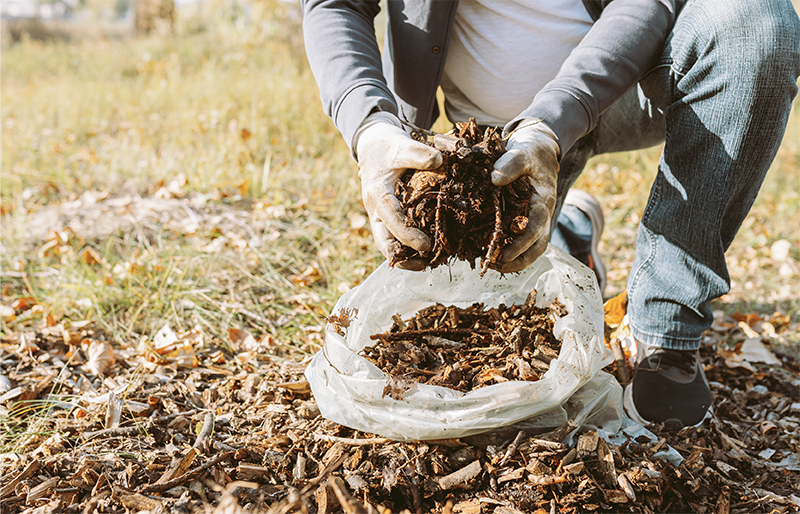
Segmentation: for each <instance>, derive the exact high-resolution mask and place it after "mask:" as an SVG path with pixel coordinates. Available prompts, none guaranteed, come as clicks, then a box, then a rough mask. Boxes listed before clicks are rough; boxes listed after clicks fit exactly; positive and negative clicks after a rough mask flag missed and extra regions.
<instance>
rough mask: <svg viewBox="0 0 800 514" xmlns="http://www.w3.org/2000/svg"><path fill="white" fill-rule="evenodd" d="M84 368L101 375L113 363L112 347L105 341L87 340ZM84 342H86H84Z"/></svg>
mask: <svg viewBox="0 0 800 514" xmlns="http://www.w3.org/2000/svg"><path fill="white" fill-rule="evenodd" d="M87 341H88V348H87V349H86V356H87V358H88V361H86V368H87V369H88V370H89V371H91V372H92V373H93V374H95V375H98V376H100V375H103V374H105V372H106V370H107V369H108V368H109V366H111V365H112V364H114V349H113V348H112V347H111V345H110V344H108V343H106V342H105V341H98V340H91V341H89V340H87ZM85 344H86V343H85Z"/></svg>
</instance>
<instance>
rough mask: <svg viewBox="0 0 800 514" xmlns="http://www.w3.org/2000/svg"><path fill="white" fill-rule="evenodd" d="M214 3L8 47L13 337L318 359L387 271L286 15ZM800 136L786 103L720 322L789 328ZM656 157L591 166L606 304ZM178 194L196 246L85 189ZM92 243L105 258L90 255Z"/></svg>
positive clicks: (6, 239)
mask: <svg viewBox="0 0 800 514" xmlns="http://www.w3.org/2000/svg"><path fill="white" fill-rule="evenodd" d="M208 5H209V9H210V10H209V11H207V14H208V13H209V12H211V13H213V16H212V17H211V18H210V20H209V19H206V20H205V21H203V20H201V21H200V22H198V20H196V19H188V20H184V26H185V27H186V28H187V29H186V31H185V33H184V34H183V35H181V36H178V37H174V38H159V37H153V38H145V39H130V38H129V39H124V40H116V39H113V40H112V39H109V40H102V39H100V40H91V41H76V42H73V43H63V42H62V43H59V42H53V43H47V44H43V43H40V42H36V41H32V40H23V41H22V42H20V43H18V44H15V45H14V46H12V47H10V48H8V49H6V50H5V51H4V52H3V58H2V91H1V93H0V94H1V95H2V96H1V98H0V99H1V100H2V174H1V175H0V202H1V203H0V211H2V225H3V226H2V240H1V241H0V242H1V243H2V256H0V263H2V270H3V275H2V282H3V284H2V301H3V303H4V304H6V305H8V304H10V303H11V302H12V301H13V300H14V299H17V298H20V297H26V296H32V297H35V299H36V301H37V302H38V304H39V306H40V307H39V308H38V309H33V310H29V311H25V312H17V317H16V319H12V320H8V319H7V320H3V325H2V335H3V336H4V337H10V336H12V335H13V334H15V333H18V332H19V331H21V330H29V329H32V328H36V327H41V324H42V322H43V320H46V319H47V318H48V315H50V316H52V319H53V320H54V321H55V322H59V321H62V322H64V323H67V324H68V323H70V322H77V321H80V320H85V319H91V320H93V322H94V325H95V327H97V331H98V333H102V334H105V336H106V337H107V338H108V339H109V340H111V341H114V342H115V343H116V344H118V345H120V346H123V347H124V346H129V345H133V344H134V343H135V342H136V341H138V339H139V338H141V337H148V338H149V337H152V335H153V334H154V333H155V332H156V331H157V330H158V329H159V328H161V326H163V325H164V324H165V323H167V322H169V323H171V324H172V326H173V327H174V328H176V329H186V328H191V327H195V326H198V327H200V328H201V329H202V330H203V331H204V332H205V333H206V334H208V335H209V336H211V338H210V341H211V343H210V344H212V345H217V346H220V347H226V345H228V329H229V328H231V327H235V326H244V327H247V328H249V329H250V330H251V331H253V333H254V334H255V335H256V336H257V337H259V338H260V337H266V336H269V337H271V338H273V340H274V341H275V343H274V347H273V352H274V353H275V355H276V356H280V355H288V354H291V355H300V356H303V355H310V354H311V353H313V352H314V351H316V350H317V349H318V348H319V347H320V344H321V331H320V329H321V326H322V324H323V322H322V319H323V317H324V316H326V315H328V314H330V312H331V309H332V308H333V305H334V303H335V301H336V299H337V298H338V296H339V295H340V294H341V293H342V292H343V291H345V290H347V289H348V288H350V287H353V286H355V285H357V284H358V283H360V282H361V281H362V280H363V279H364V278H365V277H366V276H367V275H368V274H369V272H371V271H372V270H373V269H374V268H375V267H376V266H377V265H379V264H380V262H381V261H382V258H380V255H379V254H378V252H377V250H376V249H375V247H374V245H373V244H372V240H371V237H370V234H369V231H368V226H366V227H365V218H364V211H363V208H362V207H361V205H360V201H359V187H358V182H357V175H356V168H355V164H354V163H353V161H352V159H351V157H350V154H349V151H348V149H347V148H346V146H345V144H344V142H343V141H342V140H341V137H340V136H339V134H338V132H337V131H336V130H335V128H334V127H333V125H332V123H331V122H330V120H328V119H327V118H326V117H325V116H324V115H323V113H322V110H321V107H320V102H319V96H318V91H317V87H316V85H315V82H314V79H313V77H312V75H311V73H310V71H309V69H308V66H307V63H306V60H305V56H304V51H303V45H302V40H301V31H300V28H299V17H298V14H297V13H296V12H295V11H294V9H295V7H294V6H293V5H292V4H289V3H286V2H279V1H266V2H262V3H261V4H258V5H257V7H258V8H257V9H255V10H254V11H253V12H252V13H251V18H250V19H249V21H247V22H245V21H243V19H242V18H240V17H237V15H236V13H235V12H233V11H231V10H230V9H227V8H226V7H225V5H224V4H222V3H216V4H213V3H212V4H208ZM190 27H193V28H191V30H189V28H190ZM203 27H205V30H202V29H203ZM796 105H797V104H796ZM437 126H438V127H444V125H443V124H442V123H441V122H440V125H437ZM798 141H800V115H799V114H798V109H797V108H796V109H795V110H794V112H793V114H792V118H791V121H790V126H789V130H788V132H787V136H786V138H785V141H784V145H783V146H782V147H781V150H780V152H779V155H778V158H777V159H776V161H775V163H774V165H773V170H772V172H771V173H770V174H769V176H768V178H767V182H766V183H765V185H764V187H763V189H762V191H761V194H760V195H759V197H758V200H757V202H756V205H755V207H754V208H753V211H752V213H751V215H750V217H749V218H748V219H747V221H746V222H745V224H744V226H743V227H742V230H741V232H740V234H739V236H738V237H737V239H736V241H735V242H734V245H733V247H732V248H731V250H730V252H729V254H728V258H729V264H730V268H731V274H732V277H733V281H734V291H732V293H731V295H728V296H727V297H726V298H725V299H723V300H725V302H724V303H723V304H722V305H723V306H725V308H729V309H749V310H757V311H759V312H771V311H772V310H775V309H782V310H784V311H785V312H788V313H789V314H791V315H793V316H794V317H795V320H796V319H797V318H798V316H800V313H798V307H800V301H799V300H798V295H797V292H796V291H795V290H796V284H797V275H794V276H793V277H789V278H786V277H782V276H780V275H779V273H778V270H777V268H776V267H775V266H773V263H772V261H771V259H770V257H769V249H770V245H771V244H772V243H773V242H774V241H777V240H780V239H787V240H788V241H790V243H791V244H792V247H791V257H792V259H793V260H794V262H795V263H797V262H798V261H800V247H799V246H798V242H799V241H800V234H798V233H797V231H796V227H797V226H798V225H800V193H798V191H800V174H798V173H797V170H798V169H800V148H798ZM657 162H658V149H651V150H647V151H638V152H629V153H624V154H615V155H608V156H602V157H598V158H595V159H593V160H592V161H591V162H590V164H589V166H588V168H587V170H586V172H585V173H584V174H583V176H582V177H581V179H580V181H579V183H578V186H579V187H581V188H583V189H586V190H588V191H590V192H592V193H594V194H595V195H597V196H598V197H599V198H600V200H601V202H602V204H603V205H604V207H605V213H606V216H607V217H608V221H607V229H606V230H607V232H606V236H605V238H604V239H603V242H602V248H601V249H602V250H603V251H604V253H605V254H606V255H607V256H608V257H609V262H610V264H611V266H610V270H609V278H610V285H609V290H608V291H607V293H608V294H615V293H618V292H620V291H622V290H623V289H624V285H625V279H626V276H627V272H628V270H629V268H630V264H631V263H632V261H633V252H634V239H635V230H636V224H637V222H638V218H639V216H640V213H641V212H642V210H643V208H644V204H645V201H646V198H647V194H648V190H649V185H650V183H651V182H652V180H653V177H654V174H655V169H656V165H657ZM173 181H175V187H174V188H173V190H172V193H169V194H167V196H169V197H170V198H168V199H167V200H164V202H165V203H164V205H166V206H168V207H169V209H172V211H170V212H172V213H173V214H175V212H178V214H180V213H182V212H185V211H184V210H181V209H184V207H183V206H185V205H187V204H191V205H195V206H196V211H197V212H198V213H201V214H203V215H204V216H205V217H204V218H203V222H202V223H201V224H200V226H199V228H198V229H197V230H196V231H194V232H182V231H180V230H175V228H174V227H172V226H170V225H169V224H168V223H163V222H161V221H159V218H158V216H156V217H155V218H153V217H151V218H146V219H144V220H138V221H137V220H134V221H133V222H131V224H129V225H126V226H125V227H117V228H114V227H115V226H114V224H113V223H111V218H105V217H107V216H112V217H113V216H123V217H125V216H127V217H135V216H133V215H132V214H130V213H125V214H123V215H120V214H119V212H117V211H114V213H116V214H114V213H111V214H110V211H108V210H103V209H101V208H98V207H96V206H93V205H92V202H91V201H89V199H87V197H86V196H85V195H84V194H85V193H86V192H87V191H89V192H93V193H97V194H99V195H100V196H103V195H107V196H108V197H109V198H114V197H120V196H124V195H129V196H131V197H134V198H135V197H137V196H139V197H143V198H153V197H154V196H155V195H157V194H159V190H160V189H161V188H162V186H163V187H165V188H166V189H169V186H170V183H171V182H173ZM162 191H163V190H162ZM162 196H163V195H162ZM70 202H72V203H75V202H78V204H79V205H80V206H81V210H80V214H81V215H82V216H86V217H91V216H92V215H93V213H94V214H96V215H98V216H99V217H100V221H96V222H95V223H94V225H92V227H91V229H88V230H84V231H83V232H81V231H80V230H72V231H70V230H67V229H66V228H65V227H66V226H67V225H68V223H69V221H70V220H62V221H61V222H59V221H57V219H56V221H54V218H52V217H45V216H44V213H47V212H53V211H54V210H55V209H64V208H66V207H65V206H66V205H68V204H70ZM170 202H172V203H170ZM176 202H178V203H176ZM180 202H183V203H180ZM101 204H102V202H101ZM104 208H105V209H108V208H106V207H104ZM98 209H99V210H98ZM176 209H177V211H175V210H176ZM226 215H230V216H233V217H234V218H236V219H238V220H239V222H238V223H239V224H238V225H237V224H236V223H232V222H230V220H229V219H228V218H225V216H226ZM181 216H183V215H182V214H181ZM214 216H218V217H221V218H220V219H217V218H214ZM237 216H238V218H237ZM126 219H127V218H126ZM215 220H216V221H215ZM225 220H228V221H225ZM103 227H111V229H109V230H102V229H103ZM52 230H55V231H58V232H59V233H58V234H57V235H55V234H52V233H50V231H52ZM220 238H224V241H225V242H226V244H223V245H219V248H217V249H216V250H214V251H212V250H210V249H208V245H209V244H211V243H212V242H213V241H214V240H216V239H220ZM87 248H90V249H92V250H93V251H94V252H96V254H98V255H99V256H101V260H100V261H99V262H92V260H91V259H89V260H87V258H86V257H85V254H86V251H87V250H86V249H87ZM792 285H794V287H792Z"/></svg>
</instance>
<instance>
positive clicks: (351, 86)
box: [302, 0, 397, 150]
mask: <svg viewBox="0 0 800 514" xmlns="http://www.w3.org/2000/svg"><path fill="white" fill-rule="evenodd" d="M302 7H303V39H304V42H305V47H306V55H307V56H308V62H309V64H310V65H311V71H312V72H313V74H314V78H315V79H316V81H317V85H318V86H319V90H320V96H321V97H322V106H323V109H324V111H325V114H327V115H328V116H330V118H331V119H332V120H333V123H334V124H335V125H336V127H337V128H338V129H339V131H340V132H341V133H342V136H343V137H344V140H345V142H346V143H347V145H348V146H350V147H351V150H352V143H353V136H354V135H355V133H356V130H357V129H358V127H359V126H360V125H361V122H362V121H364V119H366V117H367V116H368V115H369V114H370V113H371V112H373V111H387V112H391V113H392V114H395V115H396V114H397V103H396V101H395V99H394V96H393V95H392V92H391V90H390V89H389V87H388V86H387V85H386V79H385V78H384V76H383V72H382V71H381V55H380V51H379V50H378V43H377V40H376V37H375V16H376V15H377V14H378V12H379V10H380V7H379V6H378V0H303V1H302Z"/></svg>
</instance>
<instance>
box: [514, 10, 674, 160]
mask: <svg viewBox="0 0 800 514" xmlns="http://www.w3.org/2000/svg"><path fill="white" fill-rule="evenodd" d="M675 16H676V14H675V1H674V0H614V1H613V2H610V3H609V4H608V6H607V7H606V8H605V9H604V10H603V12H602V14H601V15H600V17H599V18H598V20H597V21H596V22H595V23H594V25H593V26H592V28H591V29H590V30H589V33H588V34H587V35H586V37H584V39H583V41H581V43H580V44H579V45H578V46H577V47H576V48H575V50H573V51H572V53H571V54H570V56H569V57H568V58H567V60H566V61H564V64H563V65H562V66H561V69H560V70H559V72H558V74H557V75H556V77H555V78H554V79H553V80H552V81H550V82H549V83H548V84H547V85H546V86H545V87H544V88H542V90H541V91H539V93H538V94H537V95H536V96H535V97H534V99H533V102H532V103H531V105H530V106H529V107H528V108H527V109H525V111H523V112H522V113H521V114H520V115H519V116H518V117H517V118H516V119H514V120H512V121H511V122H510V123H509V124H508V125H507V126H506V129H507V130H511V129H513V128H514V127H516V125H517V124H518V123H519V122H520V121H521V120H523V119H525V118H541V119H543V120H544V122H545V123H546V124H547V125H548V126H549V127H550V128H551V129H552V130H553V132H555V133H556V135H557V136H558V139H559V143H560V144H561V155H564V154H566V153H567V151H568V150H569V149H570V148H571V147H572V145H573V144H574V143H575V141H577V140H578V139H579V138H581V137H583V136H584V135H586V134H588V133H589V132H590V131H591V130H592V129H594V127H595V126H596V125H597V120H598V118H599V117H600V115H601V114H602V113H603V112H605V111H606V109H608V108H609V107H611V105H612V104H613V103H614V102H616V101H617V100H619V99H620V98H621V97H622V95H623V94H625V92H626V91H628V89H630V88H631V87H632V86H633V85H635V84H636V82H637V81H638V80H639V79H640V78H641V77H642V75H643V74H644V73H645V72H646V71H647V70H648V69H650V68H651V67H652V66H653V65H654V64H655V62H656V60H657V59H658V58H659V56H660V55H661V52H662V51H663V48H664V43H665V41H666V38H667V35H668V34H669V31H670V30H671V29H672V26H673V24H674V22H675Z"/></svg>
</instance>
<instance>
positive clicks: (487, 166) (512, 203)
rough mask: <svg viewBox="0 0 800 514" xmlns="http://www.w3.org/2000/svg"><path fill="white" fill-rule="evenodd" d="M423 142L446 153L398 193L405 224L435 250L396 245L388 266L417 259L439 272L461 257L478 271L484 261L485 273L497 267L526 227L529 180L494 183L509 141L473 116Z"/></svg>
mask: <svg viewBox="0 0 800 514" xmlns="http://www.w3.org/2000/svg"><path fill="white" fill-rule="evenodd" d="M425 142H427V143H428V144H430V145H431V146H433V147H434V148H436V149H437V150H439V151H440V152H441V153H442V157H443V159H444V162H443V164H442V166H440V167H439V168H437V169H435V170H409V171H408V172H406V173H405V175H403V176H402V177H401V179H400V181H399V182H398V184H397V191H396V192H395V194H396V196H397V198H398V199H399V200H400V205H401V207H402V209H403V212H405V213H406V219H405V221H406V225H407V226H410V227H414V228H418V229H420V230H422V231H423V232H425V233H426V234H427V235H428V236H430V238H431V242H432V247H431V249H430V250H427V251H424V252H420V251H417V250H414V249H413V248H411V247H408V246H405V245H402V244H400V243H398V244H397V245H396V246H395V247H394V248H393V249H392V256H391V258H390V259H389V264H390V265H392V266H394V265H395V264H398V263H401V262H403V261H406V260H411V259H413V260H421V261H422V262H423V263H425V265H426V267H428V268H436V267H438V266H441V265H442V264H446V263H447V262H450V261H452V260H454V259H459V260H465V261H467V262H469V263H470V264H471V265H472V266H473V267H474V265H475V261H476V260H478V259H480V261H481V273H485V272H486V270H488V269H489V268H495V265H496V263H497V259H498V258H499V257H500V255H501V254H502V252H503V248H504V247H505V246H506V245H507V244H508V243H509V242H510V241H511V239H512V238H513V237H514V236H516V235H519V234H521V233H522V232H523V231H524V230H525V228H526V227H527V226H528V211H529V207H530V201H531V193H532V187H531V185H530V184H529V183H528V181H526V180H516V181H514V182H512V183H511V184H508V185H506V186H503V187H497V186H495V185H493V184H492V180H491V173H492V170H493V169H494V163H495V161H497V159H498V158H499V157H500V156H501V155H503V153H505V151H506V148H505V142H504V141H503V139H502V138H501V137H500V133H499V129H497V128H493V127H490V128H488V129H486V130H485V131H484V132H483V133H481V132H480V131H479V129H478V125H477V123H476V122H475V119H474V118H470V121H469V122H467V123H456V127H455V128H454V129H453V131H451V132H449V133H447V134H432V135H431V140H430V141H425Z"/></svg>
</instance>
